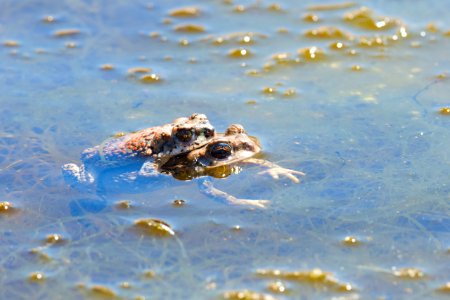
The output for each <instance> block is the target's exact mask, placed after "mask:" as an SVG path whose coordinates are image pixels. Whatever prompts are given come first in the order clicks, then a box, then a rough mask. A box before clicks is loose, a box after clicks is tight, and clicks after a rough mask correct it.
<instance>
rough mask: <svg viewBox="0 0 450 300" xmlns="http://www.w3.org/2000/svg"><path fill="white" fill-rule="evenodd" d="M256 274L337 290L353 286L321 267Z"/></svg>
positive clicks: (265, 271)
mask: <svg viewBox="0 0 450 300" xmlns="http://www.w3.org/2000/svg"><path fill="white" fill-rule="evenodd" d="M256 274H257V275H259V276H261V277H268V278H276V279H284V280H290V281H296V282H303V283H310V284H320V285H322V286H324V287H327V288H330V289H333V290H335V291H338V292H350V291H353V290H354V288H353V286H352V285H351V284H349V283H341V282H339V281H338V280H337V279H336V278H334V277H333V275H332V274H331V273H329V272H324V271H322V270H321V269H312V270H310V271H293V272H291V271H281V270H277V269H275V270H257V271H256Z"/></svg>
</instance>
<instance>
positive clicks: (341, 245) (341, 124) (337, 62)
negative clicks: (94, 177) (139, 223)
mask: <svg viewBox="0 0 450 300" xmlns="http://www.w3.org/2000/svg"><path fill="white" fill-rule="evenodd" d="M160 2H161V3H158V2H154V3H149V2H146V1H135V2H134V3H132V4H130V2H129V1H116V2H115V3H110V2H106V1H98V2H94V1H92V2H91V1H57V2H55V1H47V0H43V1H39V2H34V3H32V2H31V1H30V2H25V1H22V2H17V1H9V0H5V1H2V2H1V3H0V38H1V42H2V43H3V45H2V46H1V47H0V51H1V53H0V56H1V61H2V63H1V64H0V70H1V74H2V76H0V86H1V91H2V92H1V94H0V103H1V105H2V109H1V110H0V120H1V122H0V187H1V194H0V202H2V201H8V202H10V203H11V205H13V207H14V208H15V210H14V212H12V213H11V212H10V211H11V210H8V211H5V210H0V237H1V238H0V253H2V255H1V257H0V270H1V272H0V282H1V289H0V298H1V299H31V298H33V299H59V298H60V297H61V295H64V296H65V299H79V298H80V297H90V296H93V295H97V296H100V297H105V298H114V297H123V298H125V299H134V298H136V297H139V296H142V297H146V298H145V299H216V298H218V297H222V296H223V295H224V293H225V292H227V291H234V290H252V291H255V292H257V293H264V294H267V295H269V294H272V296H273V297H275V298H277V299H331V298H333V299H424V298H427V299H430V298H436V299H438V298H444V297H448V295H449V288H447V289H445V288H443V286H444V285H445V284H446V283H447V282H449V281H450V278H449V277H448V274H449V273H450V272H449V271H450V267H449V266H450V261H449V260H450V250H449V249H450V248H449V247H450V245H449V240H450V233H449V232H450V210H449V200H450V178H449V176H448V170H449V167H450V156H449V150H448V149H450V133H449V126H450V115H448V114H445V113H440V110H441V109H442V108H445V107H448V106H450V99H449V94H450V85H449V77H448V76H449V74H448V72H449V69H450V59H449V56H448V49H449V46H450V37H449V36H450V33H449V31H450V24H449V21H448V20H450V15H449V14H450V12H449V11H448V9H447V8H448V7H450V2H449V1H437V0H435V1H415V2H414V4H412V2H410V1H386V0H372V1H362V2H359V3H355V4H354V5H353V6H351V5H348V6H346V5H344V7H341V8H339V7H334V8H339V9H317V7H316V8H314V7H312V5H316V4H324V3H331V4H336V2H328V1H322V2H320V3H317V2H313V1H302V3H297V2H296V1H278V2H276V4H278V5H279V7H278V6H277V5H272V4H274V3H273V2H270V1H241V2H238V1H236V2H234V3H232V1H220V0H217V1H196V2H183V3H180V1H164V2H163V3H162V1H160ZM362 5H364V6H367V7H369V8H370V9H371V10H373V18H366V19H364V20H363V21H365V23H364V24H365V25H364V26H361V23H356V22H349V21H345V20H344V17H345V16H346V15H347V18H350V17H351V15H348V14H349V13H352V12H355V11H356V10H358V9H359V8H360V7H361V6H362ZM186 6H191V7H195V8H198V10H199V11H200V12H199V15H198V16H192V17H188V18H182V17H179V16H171V15H170V14H171V12H173V10H174V9H178V8H181V7H186ZM322 8H323V7H322ZM360 12H361V11H360ZM306 14H311V15H309V16H307V18H306V19H305V18H304V16H305V15H306ZM354 15H355V14H353V16H354ZM316 18H318V21H317V22H314V20H315V19H316ZM386 18H389V19H386ZM380 22H381V23H380ZM183 24H195V25H199V26H202V27H196V28H197V29H201V28H203V31H202V32H183V31H179V30H180V29H179V28H180V27H178V30H177V29H176V28H177V26H179V25H183ZM358 24H359V25H358ZM374 24H375V25H374ZM377 24H378V25H377ZM323 26H328V30H325V31H326V32H325V33H322V34H323V35H325V36H326V35H329V36H328V37H323V36H322V37H317V35H320V34H321V31H319V32H317V31H316V32H310V33H309V35H313V36H312V37H311V36H306V35H305V32H306V31H308V30H313V29H317V28H319V27H323ZM373 26H375V27H373ZM377 26H379V27H380V28H377ZM385 27H388V28H385ZM67 29H74V30H76V31H72V32H58V30H67ZM78 31H79V32H78ZM314 35H315V36H314ZM377 37H378V38H379V39H378V40H376V38H377ZM334 42H342V43H343V44H344V45H345V46H346V48H344V49H332V48H330V47H329V45H330V44H331V43H334ZM311 47H318V48H319V49H322V50H323V54H321V52H320V50H316V52H315V53H316V56H315V57H314V58H312V57H311V55H310V53H311V52H306V54H305V52H303V51H302V50H300V51H299V49H303V48H308V49H311ZM236 49H238V51H235V50H236ZM242 50H245V51H244V52H243V51H242ZM352 50H354V51H352ZM298 51H299V52H300V53H299V52H298ZM312 51H313V52H314V49H313V50H312ZM230 53H231V55H230ZM249 53H250V54H249ZM243 54H245V55H243ZM107 64H109V65H111V66H109V67H108V66H105V65H107ZM135 67H147V68H151V69H152V71H151V73H154V74H156V75H157V76H159V77H160V80H158V81H156V82H142V81H141V80H140V79H139V78H140V77H141V76H142V74H129V71H130V69H131V68H135ZM271 88H272V89H271ZM193 112H201V113H204V114H206V115H207V116H208V117H209V119H210V120H211V122H212V123H213V124H214V125H215V126H216V128H218V129H219V131H220V130H224V129H225V128H226V126H227V125H228V124H230V123H241V124H243V125H244V126H245V128H246V129H247V130H248V132H249V133H250V134H252V135H255V136H257V137H258V138H259V139H260V140H261V142H262V145H263V150H264V153H265V156H266V158H267V159H269V160H271V161H273V162H276V163H278V164H280V165H282V166H284V167H287V168H292V169H296V170H301V171H304V172H305V173H306V174H307V175H306V176H305V177H304V178H303V180H302V182H301V183H300V184H295V183H292V182H290V181H288V180H284V179H281V180H279V181H274V180H272V179H271V178H269V177H267V176H261V175H258V173H259V171H261V169H260V168H258V167H248V166H244V167H243V171H242V172H241V173H240V174H236V175H232V176H230V177H228V178H227V179H222V180H214V183H215V185H216V186H217V187H218V188H220V189H221V190H224V191H226V192H228V193H230V194H232V195H235V196H239V197H243V198H253V199H258V198H265V199H269V200H270V201H271V205H270V206H269V207H268V209H266V210H261V209H253V210H252V209H248V208H245V207H236V206H231V205H226V204H223V203H218V202H215V201H213V200H211V199H209V198H208V197H206V196H204V195H203V194H201V193H200V191H199V190H198V187H197V184H196V183H195V182H184V183H180V182H177V181H176V180H173V181H171V182H169V183H168V184H165V185H164V186H158V187H157V188H155V189H150V190H142V191H139V192H138V193H129V192H127V191H123V192H122V193H120V192H116V193H114V194H108V195H107V196H106V197H101V196H99V195H98V194H95V193H90V192H79V191H77V190H75V189H72V188H70V187H68V186H67V185H66V184H65V183H64V181H63V179H62V176H61V170H60V166H61V165H62V164H64V163H67V162H75V163H79V154H80V152H81V151H82V150H83V149H85V148H88V147H91V146H93V145H97V144H99V143H100V142H101V141H103V140H104V139H105V138H107V137H109V136H111V135H113V134H115V133H117V132H122V131H124V132H127V131H133V130H137V129H141V128H145V127H149V126H155V125H160V124H165V123H168V122H170V121H171V120H172V119H174V118H176V117H179V116H186V115H189V114H191V113H193ZM443 112H445V111H443ZM175 199H184V200H185V201H186V205H184V206H182V207H175V206H173V205H172V202H173V201H174V200H175ZM121 200H129V201H130V202H131V204H132V206H131V208H129V209H120V208H118V207H117V206H116V203H117V201H121ZM141 218H156V219H161V220H164V221H165V222H167V223H168V224H170V225H171V226H172V227H173V229H174V231H175V236H173V237H167V238H160V237H155V236H151V235H150V236H149V235H143V234H142V232H140V231H136V230H134V229H133V223H134V221H135V220H137V219H141ZM50 234H59V235H61V236H62V239H63V243H58V242H55V241H47V242H46V237H47V236H48V235H50ZM345 237H355V238H356V240H357V241H358V243H356V244H352V243H351V242H349V243H345V242H344V239H345ZM317 268H319V269H321V270H322V271H324V272H330V273H332V274H333V275H334V277H335V278H336V280H337V282H335V281H333V280H331V279H329V277H328V276H324V275H320V276H317V274H318V271H316V272H315V273H314V272H313V273H307V272H308V271H310V270H313V269H317ZM402 268H411V269H410V270H409V273H408V272H406V275H405V274H404V273H402V272H400V271H399V270H402ZM260 269H270V270H272V269H280V270H282V271H286V272H293V271H303V272H306V273H304V274H306V275H305V276H304V277H302V276H299V275H298V274H297V276H293V275H292V274H291V276H290V277H289V276H287V275H286V274H285V275H286V276H284V277H283V276H281V277H282V278H280V277H277V276H262V275H261V274H259V275H258V274H257V270H260ZM149 270H151V271H152V272H154V276H149V275H150V274H147V273H146V272H148V271H149ZM34 272H41V274H43V276H45V279H39V276H36V275H34V276H32V275H31V274H33V273H34ZM152 274H153V273H152ZM302 274H303V273H302ZM314 274H315V275H316V276H315V275H314ZM146 275H147V276H146ZM286 277H287V278H286ZM276 280H281V281H282V282H283V283H284V284H285V285H286V286H287V288H288V289H289V290H290V291H289V292H282V293H274V292H273V291H271V290H270V289H268V288H267V286H268V284H269V283H270V282H273V281H276ZM125 283H128V285H129V286H128V285H127V284H125ZM347 283H348V284H349V285H351V288H349V287H348V286H345V288H343V286H342V285H344V284H347ZM343 290H346V291H343Z"/></svg>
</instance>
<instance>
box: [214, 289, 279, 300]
mask: <svg viewBox="0 0 450 300" xmlns="http://www.w3.org/2000/svg"><path fill="white" fill-rule="evenodd" d="M222 298H223V299H227V300H276V298H274V297H273V296H271V295H267V294H261V293H258V292H253V291H249V290H242V291H228V292H225V293H223V295H222Z"/></svg>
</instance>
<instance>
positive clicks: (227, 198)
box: [199, 180, 270, 208]
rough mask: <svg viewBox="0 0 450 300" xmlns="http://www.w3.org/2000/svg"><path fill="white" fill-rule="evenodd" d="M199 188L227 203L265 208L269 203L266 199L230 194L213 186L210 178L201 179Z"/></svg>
mask: <svg viewBox="0 0 450 300" xmlns="http://www.w3.org/2000/svg"><path fill="white" fill-rule="evenodd" d="M199 186H200V190H201V191H202V192H203V193H205V194H206V195H208V196H211V197H213V198H214V199H217V200H220V201H222V202H225V203H227V204H234V205H249V206H253V207H258V208H266V207H267V205H268V204H269V203H270V201H268V200H253V199H240V198H236V197H234V196H233V195H230V194H228V193H226V192H224V191H221V190H219V189H217V188H215V187H214V186H213V184H212V182H211V181H210V180H203V181H201V182H200V184H199Z"/></svg>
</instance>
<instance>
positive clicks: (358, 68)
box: [350, 65, 362, 72]
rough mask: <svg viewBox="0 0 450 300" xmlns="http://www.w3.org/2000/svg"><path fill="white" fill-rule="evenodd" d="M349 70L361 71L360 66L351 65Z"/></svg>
mask: <svg viewBox="0 0 450 300" xmlns="http://www.w3.org/2000/svg"><path fill="white" fill-rule="evenodd" d="M350 69H351V70H352V71H356V72H357V71H361V70H362V68H361V66H360V65H353V66H352V67H351V68H350Z"/></svg>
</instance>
